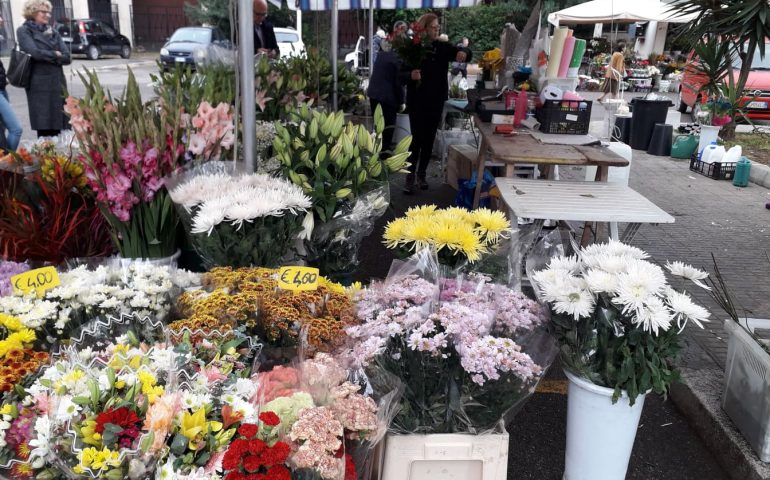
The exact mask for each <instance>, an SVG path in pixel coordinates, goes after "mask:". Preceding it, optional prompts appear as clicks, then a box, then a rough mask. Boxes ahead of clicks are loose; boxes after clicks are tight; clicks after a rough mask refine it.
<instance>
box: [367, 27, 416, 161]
mask: <svg viewBox="0 0 770 480" xmlns="http://www.w3.org/2000/svg"><path fill="white" fill-rule="evenodd" d="M381 48H382V49H381V50H380V52H379V54H378V55H377V62H376V63H375V64H374V70H373V71H372V76H371V78H370V79H369V88H368V89H367V91H366V94H367V95H368V96H369V102H370V104H371V107H372V113H374V111H375V110H376V109H377V106H379V107H380V108H381V109H382V116H383V119H384V120H385V131H384V132H382V150H383V151H386V150H390V149H391V147H392V145H391V144H392V143H393V134H394V133H395V128H396V114H397V113H398V110H399V108H400V107H401V105H402V104H403V103H404V82H405V81H406V80H407V78H408V77H409V73H408V72H403V71H402V69H401V60H400V59H399V58H398V55H396V53H395V52H393V51H391V50H390V45H389V44H388V42H386V41H383V42H382V44H381Z"/></svg>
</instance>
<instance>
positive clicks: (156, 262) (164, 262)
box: [118, 249, 182, 268]
mask: <svg viewBox="0 0 770 480" xmlns="http://www.w3.org/2000/svg"><path fill="white" fill-rule="evenodd" d="M181 255H182V250H179V249H177V251H176V252H174V254H173V255H169V256H168V257H158V258H123V257H120V256H118V260H119V261H120V266H121V267H122V268H125V267H128V266H129V265H131V264H132V263H133V262H145V263H149V264H150V265H153V266H155V267H170V268H176V266H177V261H178V260H179V257H180V256H181Z"/></svg>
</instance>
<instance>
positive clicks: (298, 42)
mask: <svg viewBox="0 0 770 480" xmlns="http://www.w3.org/2000/svg"><path fill="white" fill-rule="evenodd" d="M275 39H276V40H277V41H278V49H279V50H280V51H281V58H288V57H297V56H300V55H302V54H304V53H305V44H304V43H303V42H302V38H300V36H299V32H297V31H296V30H294V29H293V28H277V27H276V28H275Z"/></svg>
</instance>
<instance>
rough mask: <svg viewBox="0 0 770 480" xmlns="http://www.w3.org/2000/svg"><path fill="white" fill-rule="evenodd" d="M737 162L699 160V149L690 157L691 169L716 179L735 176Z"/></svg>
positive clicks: (726, 178)
mask: <svg viewBox="0 0 770 480" xmlns="http://www.w3.org/2000/svg"><path fill="white" fill-rule="evenodd" d="M735 166H736V163H735V162H727V163H723V162H714V163H706V162H701V161H700V160H698V153H697V151H696V152H695V153H693V155H692V157H690V170H692V171H693V172H698V173H700V174H701V175H705V176H707V177H709V178H713V179H714V180H732V179H733V177H734V176H735Z"/></svg>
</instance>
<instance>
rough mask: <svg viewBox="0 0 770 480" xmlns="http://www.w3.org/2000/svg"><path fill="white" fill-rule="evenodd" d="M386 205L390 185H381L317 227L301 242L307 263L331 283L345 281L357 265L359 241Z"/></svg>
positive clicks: (385, 208) (368, 232)
mask: <svg viewBox="0 0 770 480" xmlns="http://www.w3.org/2000/svg"><path fill="white" fill-rule="evenodd" d="M388 205H390V185H389V184H388V183H380V184H379V185H378V186H376V187H375V188H373V189H372V190H370V191H368V192H367V193H364V194H362V195H360V196H359V197H358V198H356V199H355V201H353V202H352V203H350V204H348V205H347V206H346V207H344V208H341V209H339V210H338V211H337V213H336V214H335V216H334V218H332V219H331V220H329V221H328V222H326V223H323V224H321V225H316V226H315V227H314V228H313V231H312V234H311V236H310V239H309V240H305V242H304V247H305V250H306V254H305V259H306V261H307V262H308V264H309V265H311V266H314V267H318V268H319V269H320V271H321V273H322V274H323V275H326V276H328V277H330V278H332V279H334V280H338V279H339V280H344V279H345V277H346V276H347V275H350V274H351V273H352V272H353V271H354V270H355V268H356V267H357V266H358V263H359V262H360V260H359V258H358V252H359V249H360V247H361V241H362V240H363V239H364V237H366V236H368V235H369V234H371V233H372V231H373V230H374V224H375V222H376V221H377V219H378V218H380V217H381V216H382V215H383V214H384V213H385V210H387V208H388Z"/></svg>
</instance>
